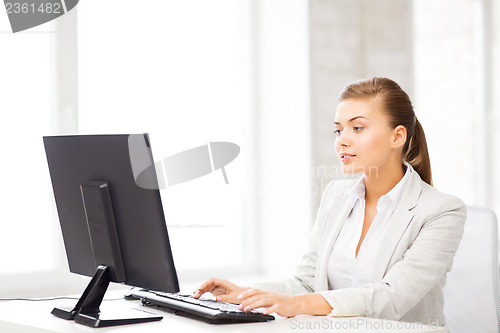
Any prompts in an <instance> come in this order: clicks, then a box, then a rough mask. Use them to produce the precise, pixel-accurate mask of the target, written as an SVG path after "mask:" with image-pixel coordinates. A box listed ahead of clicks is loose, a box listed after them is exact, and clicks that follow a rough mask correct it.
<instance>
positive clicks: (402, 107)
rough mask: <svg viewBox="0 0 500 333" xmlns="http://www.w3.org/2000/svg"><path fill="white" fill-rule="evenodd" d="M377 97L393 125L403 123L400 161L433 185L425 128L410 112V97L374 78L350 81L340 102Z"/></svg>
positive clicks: (395, 85)
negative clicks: (403, 132) (405, 135)
mask: <svg viewBox="0 0 500 333" xmlns="http://www.w3.org/2000/svg"><path fill="white" fill-rule="evenodd" d="M369 97H377V99H378V100H380V101H381V105H382V110H383V112H384V113H385V114H386V115H387V117H388V120H389V124H390V125H391V126H392V128H396V127H397V126H399V125H402V126H404V127H405V128H406V132H407V138H406V143H405V145H404V147H403V156H402V157H403V160H404V161H406V162H408V163H410V165H411V166H412V167H413V168H414V169H415V170H416V171H417V172H418V174H419V175H420V178H422V180H423V181H425V182H426V183H427V184H429V185H432V173H431V161H430V159H429V152H428V150H427V142H426V140H425V134H424V129H423V128H422V125H420V122H419V121H418V119H417V117H416V116H415V112H414V111H413V106H412V104H411V101H410V98H409V97H408V95H407V94H406V93H405V92H404V90H403V89H401V87H400V86H399V85H398V84H397V83H396V82H394V81H392V80H390V79H386V78H382V77H374V78H371V79H364V80H359V81H356V82H353V83H351V84H349V85H347V86H346V87H345V88H344V90H343V91H342V92H341V93H340V96H339V101H340V102H342V101H344V100H347V99H351V98H369Z"/></svg>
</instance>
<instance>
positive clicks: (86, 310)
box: [52, 265, 163, 327]
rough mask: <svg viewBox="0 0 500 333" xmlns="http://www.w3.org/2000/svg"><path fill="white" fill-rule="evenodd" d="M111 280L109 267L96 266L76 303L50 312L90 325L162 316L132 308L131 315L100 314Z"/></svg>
mask: <svg viewBox="0 0 500 333" xmlns="http://www.w3.org/2000/svg"><path fill="white" fill-rule="evenodd" d="M110 282H111V278H110V272H109V268H108V267H107V266H102V265H101V266H98V267H97V271H96V273H95V274H94V276H93V277H92V280H90V283H89V284H88V286H87V288H85V291H84V292H83V294H82V296H81V297H80V299H79V300H78V302H77V303H76V305H75V307H74V308H73V309H71V308H66V309H65V308H54V309H53V310H52V314H53V315H54V316H56V317H59V318H62V319H66V320H74V321H75V322H76V323H79V324H82V325H86V326H90V327H108V326H118V325H127V324H136V323H145V322H150V321H158V320H161V319H162V318H163V317H162V316H159V315H155V314H153V313H149V312H146V311H141V310H134V309H131V311H133V312H134V314H133V317H125V318H123V317H121V316H120V318H108V317H105V316H103V315H102V314H101V311H100V309H99V306H100V305H101V302H102V300H103V298H104V294H105V293H106V290H107V289H108V286H109V283H110Z"/></svg>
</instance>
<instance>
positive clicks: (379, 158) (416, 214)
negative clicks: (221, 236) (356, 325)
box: [193, 78, 466, 325]
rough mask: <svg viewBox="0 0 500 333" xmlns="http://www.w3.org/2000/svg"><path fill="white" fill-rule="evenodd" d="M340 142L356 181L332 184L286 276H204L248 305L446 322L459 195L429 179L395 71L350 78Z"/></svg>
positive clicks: (461, 211) (291, 312)
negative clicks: (246, 283) (390, 75)
mask: <svg viewBox="0 0 500 333" xmlns="http://www.w3.org/2000/svg"><path fill="white" fill-rule="evenodd" d="M334 125H335V133H336V151H337V155H338V157H339V159H340V161H341V164H342V170H343V172H344V173H349V174H350V173H362V176H361V177H360V178H359V179H357V180H340V181H333V182H331V183H329V184H328V185H327V187H326V188H325V191H324V193H323V196H322V199H321V204H320V207H319V209H318V213H317V218H316V222H315V224H314V227H313V229H312V233H311V236H310V242H309V247H308V250H307V251H306V253H305V254H304V256H303V258H302V262H301V263H300V265H298V266H297V269H296V273H295V274H294V276H293V277H292V278H290V279H287V280H283V281H280V282H269V283H261V284H258V285H256V286H254V287H253V288H248V287H241V286H238V285H235V284H233V283H231V282H229V281H227V280H223V279H215V278H213V279H209V280H208V281H206V282H204V283H203V284H202V285H201V286H200V287H199V289H198V290H197V291H195V293H194V294H193V297H195V298H198V297H200V296H201V295H202V294H203V293H205V292H211V293H212V294H214V295H215V296H216V297H217V300H219V301H226V302H231V303H235V304H240V308H241V309H243V310H245V311H248V310H252V309H255V308H259V307H264V308H266V309H265V313H274V312H275V313H277V314H278V315H281V316H286V317H293V316H295V315H298V314H311V315H331V316H367V317H375V318H384V319H392V320H401V321H409V322H421V323H432V324H439V325H443V324H444V320H445V318H444V315H443V286H444V285H445V282H446V273H447V272H448V271H449V270H450V269H451V265H452V261H453V257H454V255H455V252H456V251H457V248H458V245H459V243H460V240H461V238H462V233H463V225H464V222H465V218H466V209H465V206H464V204H463V202H462V201H461V200H460V199H458V198H456V197H453V196H451V195H447V194H444V193H441V192H438V191H437V190H436V189H435V188H433V187H432V177H431V166H430V161H429V156H428V152H427V144H426V140H425V136H424V131H423V129H422V126H421V125H420V123H419V121H418V120H417V118H416V116H415V113H414V111H413V107H412V104H411V101H410V99H409V97H408V95H407V94H406V93H405V92H404V91H403V90H402V89H401V87H400V86H399V85H398V84H397V83H395V82H394V81H392V80H389V79H386V78H372V79H367V80H361V81H357V82H354V83H352V84H350V85H348V86H346V87H345V89H344V90H343V91H342V93H341V94H340V98H339V104H338V108H337V112H336V116H335V122H334Z"/></svg>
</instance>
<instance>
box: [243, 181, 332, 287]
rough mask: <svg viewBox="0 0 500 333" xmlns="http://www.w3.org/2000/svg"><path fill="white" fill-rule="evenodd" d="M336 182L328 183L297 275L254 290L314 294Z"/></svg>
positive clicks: (297, 268) (261, 284)
mask: <svg viewBox="0 0 500 333" xmlns="http://www.w3.org/2000/svg"><path fill="white" fill-rule="evenodd" d="M334 185H335V181H332V182H330V183H328V185H327V186H326V187H325V190H324V191H323V195H322V196H321V202H320V205H319V208H318V211H317V214H316V220H315V222H314V225H313V228H312V230H311V233H310V236H309V243H308V246H307V250H306V252H305V253H304V255H303V256H302V260H301V262H300V264H299V265H297V267H296V269H295V274H294V275H293V276H292V277H291V278H288V279H284V280H281V281H276V282H262V283H257V284H255V285H252V288H258V289H263V290H268V291H271V292H276V293H283V294H304V293H311V292H314V279H315V275H316V265H317V257H318V245H319V244H320V243H321V242H320V237H321V230H322V221H324V218H323V217H324V215H325V214H326V213H327V212H328V206H330V204H331V201H332V197H333V196H334V195H335V190H334Z"/></svg>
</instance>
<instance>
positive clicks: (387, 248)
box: [372, 170, 422, 281]
mask: <svg viewBox="0 0 500 333" xmlns="http://www.w3.org/2000/svg"><path fill="white" fill-rule="evenodd" d="M421 182H422V180H421V179H420V176H419V175H418V173H417V172H416V171H415V170H413V174H412V176H411V178H410V179H409V181H408V183H407V184H406V187H405V190H404V192H403V194H402V195H401V198H400V199H399V201H398V203H397V205H396V208H395V209H394V212H393V213H392V216H391V217H390V218H389V220H388V221H387V223H388V224H389V225H388V226H387V229H386V230H387V231H386V234H385V235H384V237H383V238H382V241H381V245H380V249H379V253H378V255H377V263H376V265H375V266H374V268H373V275H372V277H373V281H381V280H382V278H383V276H384V275H385V273H386V271H387V267H388V265H389V262H390V260H391V258H392V255H393V254H394V251H395V249H396V247H397V245H398V242H399V241H400V239H401V237H402V236H403V234H404V232H405V231H406V229H407V228H408V227H409V225H410V223H411V222H412V220H413V217H414V216H415V213H414V212H413V211H412V209H413V208H414V207H415V206H416V204H417V201H418V198H419V197H420V193H421V191H422V184H421Z"/></svg>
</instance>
